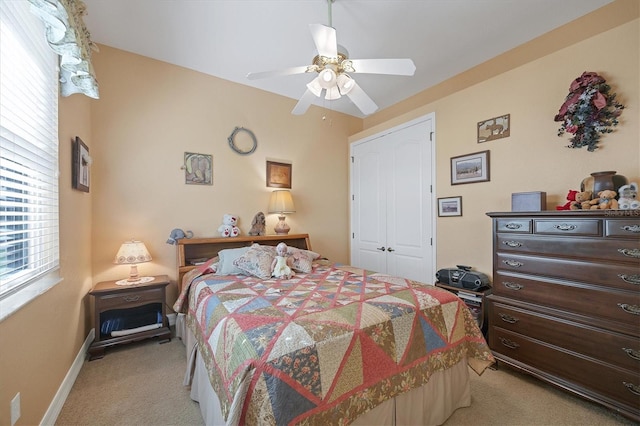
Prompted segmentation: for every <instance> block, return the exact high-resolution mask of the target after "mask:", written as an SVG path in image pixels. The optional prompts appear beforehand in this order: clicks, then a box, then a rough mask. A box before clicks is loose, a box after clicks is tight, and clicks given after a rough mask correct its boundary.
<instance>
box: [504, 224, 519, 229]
mask: <svg viewBox="0 0 640 426" xmlns="http://www.w3.org/2000/svg"><path fill="white" fill-rule="evenodd" d="M504 227H505V228H507V229H520V228H521V227H522V225H521V224H519V223H507V224H506V225H505V226H504Z"/></svg>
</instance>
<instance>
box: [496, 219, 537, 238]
mask: <svg viewBox="0 0 640 426" xmlns="http://www.w3.org/2000/svg"><path fill="white" fill-rule="evenodd" d="M532 223H533V221H532V220H531V219H497V220H496V232H509V233H520V234H530V233H531V229H532V226H531V224H532Z"/></svg>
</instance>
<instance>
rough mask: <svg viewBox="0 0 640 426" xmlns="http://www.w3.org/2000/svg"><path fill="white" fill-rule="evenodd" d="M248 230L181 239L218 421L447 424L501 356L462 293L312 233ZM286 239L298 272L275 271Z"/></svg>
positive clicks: (194, 351)
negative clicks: (328, 248)
mask: <svg viewBox="0 0 640 426" xmlns="http://www.w3.org/2000/svg"><path fill="white" fill-rule="evenodd" d="M240 238H241V239H240V240H239V239H231V240H234V241H229V240H230V239H222V241H221V239H207V240H206V241H202V242H199V241H196V240H193V241H184V242H183V244H178V262H179V274H181V275H179V276H180V277H181V282H180V284H181V288H180V294H179V297H178V300H177V301H176V303H175V305H174V310H175V311H176V312H177V313H178V319H177V322H176V332H177V335H178V336H179V337H180V338H181V339H182V340H183V342H184V343H185V346H186V350H187V353H188V359H189V362H188V367H187V371H186V372H185V385H189V386H191V397H192V398H193V399H194V400H196V401H198V402H199V403H200V408H201V412H202V414H203V418H204V420H205V423H206V424H208V425H211V424H216V425H217V424H228V425H237V424H252V425H253V424H260V425H262V424H277V425H285V424H355V425H358V424H362V425H371V424H385V425H393V424H441V423H443V422H444V421H446V419H447V418H448V417H449V416H450V415H451V413H453V411H455V410H456V409H457V408H459V407H464V406H469V405H470V403H471V396H470V390H469V368H468V367H470V368H471V369H472V370H473V371H475V373H477V374H482V372H483V371H484V369H485V368H487V367H488V366H489V365H491V364H492V363H493V362H494V359H493V357H492V355H491V352H490V350H489V348H488V346H487V344H486V342H485V340H484V338H483V336H482V333H481V332H480V330H479V328H478V326H477V323H476V321H475V320H474V318H473V316H472V315H471V314H470V312H469V311H468V309H467V308H466V305H465V304H464V303H463V302H462V301H461V300H460V299H458V298H457V296H455V295H454V294H453V293H451V292H448V291H446V290H443V289H440V288H437V287H435V286H432V285H427V284H423V283H418V282H415V281H412V280H407V279H403V278H399V277H393V276H389V275H385V274H380V273H376V272H373V271H367V270H363V269H360V268H355V267H353V266H349V265H339V264H333V263H332V262H330V261H329V260H327V259H322V258H320V257H319V255H318V254H317V253H314V252H312V251H311V247H310V243H309V238H308V235H306V234H300V235H292V236H286V238H283V237H282V236H269V237H258V238H253V237H251V238H249V237H240ZM280 241H284V242H285V243H287V244H291V252H290V254H291V255H292V257H294V258H295V267H294V270H296V273H295V276H293V277H292V278H291V279H288V280H287V279H273V278H269V277H268V276H267V275H264V274H266V273H267V265H270V264H271V263H270V262H271V259H272V258H273V253H274V248H273V246H274V245H275V244H277V243H278V242H280ZM229 244H231V246H230V247H231V248H230V249H229V248H226V247H229ZM192 245H193V246H194V247H190V246H192ZM195 245H199V247H198V248H197V249H196V248H195ZM181 246H182V247H181ZM190 251H191V254H189V252H190ZM204 253H206V255H204V256H203V254H204ZM240 253H242V254H240ZM196 254H197V255H198V259H199V261H198V262H193V263H201V262H202V259H205V258H207V260H206V261H204V263H202V264H199V265H191V266H190V265H189V263H190V261H189V259H190V256H194V255H196ZM231 258H233V262H232V263H233V266H235V267H237V268H239V269H240V273H238V271H237V270H236V271H231V272H233V274H228V273H227V272H230V271H229V269H228V268H229V259H231ZM233 266H232V268H233ZM213 271H215V272H213ZM261 274H263V275H261Z"/></svg>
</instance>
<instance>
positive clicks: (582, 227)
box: [533, 219, 602, 237]
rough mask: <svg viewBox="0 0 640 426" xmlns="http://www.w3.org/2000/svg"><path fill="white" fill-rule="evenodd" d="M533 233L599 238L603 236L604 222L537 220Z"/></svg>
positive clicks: (589, 220) (592, 220) (595, 220)
mask: <svg viewBox="0 0 640 426" xmlns="http://www.w3.org/2000/svg"><path fill="white" fill-rule="evenodd" d="M533 233H534V234H540V235H570V236H589V237H599V236H601V235H602V221H601V220H598V219H567V220H561V219H536V220H534V222H533Z"/></svg>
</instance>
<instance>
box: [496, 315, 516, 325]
mask: <svg viewBox="0 0 640 426" xmlns="http://www.w3.org/2000/svg"><path fill="white" fill-rule="evenodd" d="M498 315H500V318H502V321H504V322H508V323H509V324H515V323H517V322H518V321H519V320H518V318H515V317H512V316H511V315H507V314H498Z"/></svg>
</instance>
